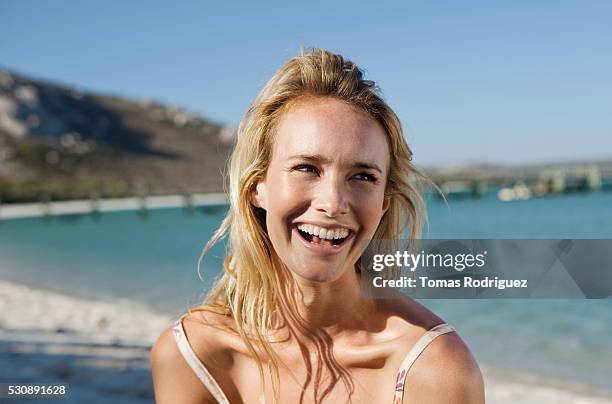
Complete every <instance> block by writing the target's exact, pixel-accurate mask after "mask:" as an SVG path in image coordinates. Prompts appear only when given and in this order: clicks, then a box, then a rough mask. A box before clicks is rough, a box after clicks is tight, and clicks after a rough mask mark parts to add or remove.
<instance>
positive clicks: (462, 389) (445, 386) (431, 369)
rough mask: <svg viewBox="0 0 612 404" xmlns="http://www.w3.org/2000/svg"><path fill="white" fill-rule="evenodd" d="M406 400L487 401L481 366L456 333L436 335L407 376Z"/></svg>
mask: <svg viewBox="0 0 612 404" xmlns="http://www.w3.org/2000/svg"><path fill="white" fill-rule="evenodd" d="M405 389H406V391H409V392H410V393H411V394H408V395H407V397H406V399H404V403H475V404H480V403H484V402H485V399H484V381H483V378H482V374H481V372H480V368H479V367H478V364H477V363H476V360H475V359H474V356H473V355H472V353H471V352H470V350H469V348H468V347H467V345H466V344H465V343H464V342H463V340H462V339H461V337H460V336H459V335H458V334H457V333H455V332H452V333H448V334H443V335H440V336H438V337H437V338H435V339H434V340H433V341H432V342H431V343H430V344H429V346H428V347H427V348H426V349H425V350H424V351H423V353H422V354H421V356H420V357H419V358H418V359H417V361H416V362H415V363H414V366H413V368H412V369H411V370H410V372H409V373H408V377H407V378H406V386H405Z"/></svg>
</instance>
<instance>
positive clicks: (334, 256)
mask: <svg viewBox="0 0 612 404" xmlns="http://www.w3.org/2000/svg"><path fill="white" fill-rule="evenodd" d="M411 158H412V153H411V151H410V149H409V148H408V146H407V144H406V142H405V140H404V137H403V135H402V130H401V126H400V122H399V120H398V118H397V116H396V115H395V113H394V112H393V111H392V110H391V108H390V107H389V106H388V105H387V104H386V103H385V102H384V101H383V100H382V98H381V97H380V95H379V94H378V90H377V87H376V86H375V84H374V83H373V82H371V81H367V80H364V79H363V78H362V72H361V71H360V70H359V68H358V67H357V66H356V65H355V64H353V63H352V62H350V61H347V60H345V59H343V58H342V56H340V55H336V54H333V53H331V52H328V51H325V50H321V49H313V50H310V51H308V52H306V53H302V55H300V56H299V57H296V58H294V59H292V60H290V61H289V62H287V64H285V65H284V66H283V67H282V68H281V69H280V70H279V71H278V72H277V73H276V74H275V75H274V77H272V79H271V80H270V81H269V82H268V83H267V85H266V86H265V87H264V89H263V90H262V91H261V93H260V94H259V96H258V97H257V99H256V100H255V101H254V103H253V104H252V105H251V107H250V108H249V110H248V111H247V113H246V114H245V116H244V118H243V120H242V122H241V124H240V127H239V130H238V135H237V142H236V146H235V149H234V152H233V154H232V157H231V160H230V168H229V199H230V208H229V211H228V214H227V216H226V217H225V219H224V220H223V223H222V225H221V227H220V228H219V229H218V230H217V232H216V233H215V235H214V236H213V238H212V239H211V241H210V242H209V243H208V245H207V246H206V248H205V250H204V253H205V252H206V251H207V249H208V248H210V246H211V245H213V244H214V243H215V242H217V241H219V240H220V239H221V238H222V237H224V236H226V235H228V236H229V238H228V250H227V256H226V259H225V261H224V272H223V275H222V277H221V278H220V279H219V280H218V282H217V283H216V285H215V286H214V287H213V289H212V291H211V292H210V293H209V295H208V297H207V299H206V301H205V302H204V304H203V305H202V306H200V307H198V308H196V309H192V310H190V312H189V313H188V314H187V315H184V316H183V317H181V319H180V320H179V321H177V323H176V324H175V325H174V326H172V327H169V328H168V329H167V330H166V331H164V332H163V333H162V335H161V336H160V337H159V339H158V341H157V342H156V343H155V346H154V347H153V351H152V359H151V363H152V370H153V380H154V387H155V396H156V400H157V402H158V403H160V404H166V403H215V402H219V403H227V402H230V403H257V402H278V403H313V402H314V403H320V402H329V403H347V402H353V403H391V402H392V403H438V402H439V403H482V402H484V392H483V390H484V389H483V381H482V376H481V373H480V370H479V369H478V365H477V364H476V362H475V361H474V359H473V357H472V355H471V353H470V351H469V350H468V348H467V347H466V346H465V344H464V343H463V342H462V341H461V339H460V338H459V337H458V336H457V334H456V333H455V332H454V329H453V328H452V327H451V326H448V325H445V324H444V322H443V321H442V320H441V319H440V318H439V317H437V316H436V315H435V314H433V313H431V312H430V311H429V310H427V309H426V308H424V307H423V306H421V305H420V304H418V303H417V302H415V301H413V300H411V299H409V298H408V297H404V296H401V297H397V298H394V299H378V300H375V299H368V298H367V297H366V296H365V295H364V294H363V293H361V290H360V284H359V279H360V270H359V264H360V257H361V254H362V253H363V251H364V249H365V247H366V245H367V240H370V239H394V238H400V237H401V236H402V234H403V232H404V230H405V229H406V228H407V226H409V227H410V234H411V236H412V237H413V238H414V237H417V236H418V235H419V229H420V212H421V209H420V208H421V206H422V199H421V197H420V195H419V193H418V192H417V190H416V189H415V187H414V185H413V184H414V179H416V178H418V177H419V173H418V171H417V170H416V169H415V168H414V166H413V165H412V163H411Z"/></svg>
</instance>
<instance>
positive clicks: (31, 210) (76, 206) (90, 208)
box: [0, 193, 227, 220]
mask: <svg viewBox="0 0 612 404" xmlns="http://www.w3.org/2000/svg"><path fill="white" fill-rule="evenodd" d="M225 204H227V198H226V196H225V194H222V193H215V194H188V195H163V196H141V197H130V198H112V199H90V200H74V201H61V202H59V201H58V202H39V203H24V204H7V205H0V220H6V219H22V218H30V217H47V216H55V215H74V214H93V215H96V214H101V213H105V212H119V211H129V210H134V211H141V212H147V211H149V210H151V209H161V208H185V209H186V210H188V211H190V210H191V211H192V210H193V209H195V208H196V207H200V206H218V205H225Z"/></svg>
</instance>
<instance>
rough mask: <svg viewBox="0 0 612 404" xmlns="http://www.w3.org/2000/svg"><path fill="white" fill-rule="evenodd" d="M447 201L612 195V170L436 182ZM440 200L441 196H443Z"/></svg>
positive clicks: (550, 170)
mask: <svg viewBox="0 0 612 404" xmlns="http://www.w3.org/2000/svg"><path fill="white" fill-rule="evenodd" d="M434 180H435V181H436V183H437V184H438V186H439V187H440V190H441V191H442V194H443V195H444V197H445V198H447V199H464V198H480V197H483V196H486V195H488V194H489V193H490V192H495V194H496V196H497V198H498V199H499V200H501V201H512V200H524V199H529V198H532V197H540V196H547V195H559V194H569V193H586V192H599V191H612V169H602V168H600V167H598V166H596V165H582V166H574V167H555V168H542V169H539V170H530V171H526V172H523V173H519V175H517V173H513V175H512V176H502V175H491V176H486V175H481V176H479V177H478V178H461V177H459V178H453V179H449V178H434ZM440 197H441V196H440Z"/></svg>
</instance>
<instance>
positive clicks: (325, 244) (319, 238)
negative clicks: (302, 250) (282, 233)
mask: <svg viewBox="0 0 612 404" xmlns="http://www.w3.org/2000/svg"><path fill="white" fill-rule="evenodd" d="M309 230H310V231H309ZM294 231H295V232H296V233H297V235H298V237H299V239H300V240H301V241H302V243H303V244H304V245H305V246H306V247H307V248H310V249H312V250H314V251H316V252H320V253H336V252H338V251H340V250H341V249H342V248H343V247H344V246H345V245H347V244H348V240H350V239H351V238H353V236H354V234H355V233H354V231H353V230H349V229H335V230H330V231H328V232H325V233H319V232H316V231H315V233H318V234H317V235H315V234H312V229H309V228H308V225H306V226H304V225H297V226H295V227H294Z"/></svg>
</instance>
